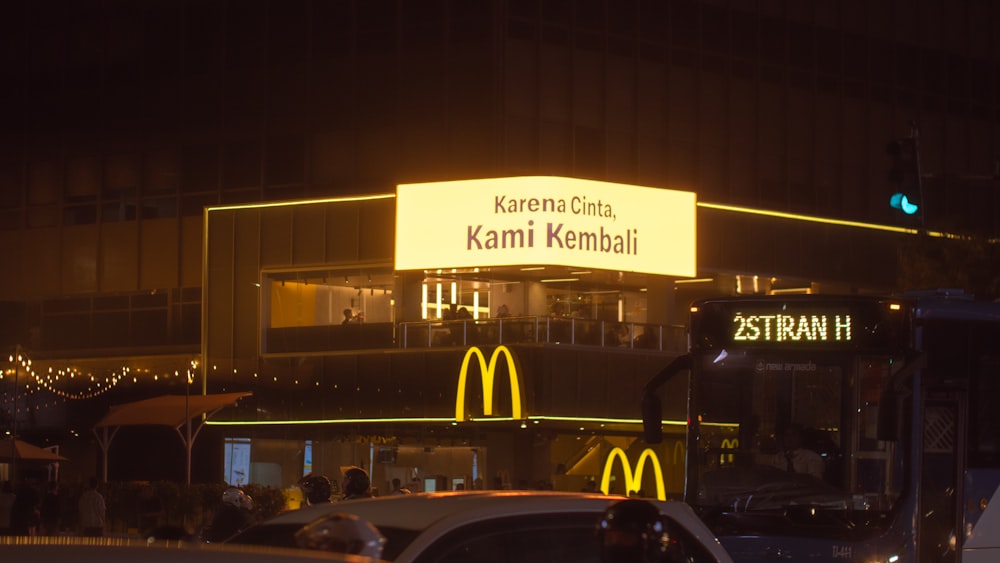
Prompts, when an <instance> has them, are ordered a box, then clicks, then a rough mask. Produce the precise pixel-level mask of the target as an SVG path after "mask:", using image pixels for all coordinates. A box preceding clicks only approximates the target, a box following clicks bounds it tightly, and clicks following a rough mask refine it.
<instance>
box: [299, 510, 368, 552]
mask: <svg viewBox="0 0 1000 563" xmlns="http://www.w3.org/2000/svg"><path fill="white" fill-rule="evenodd" d="M385 542H386V539H385V536H383V535H382V534H381V533H380V532H379V531H378V529H377V528H376V527H375V526H373V525H372V524H371V522H368V521H367V520H363V519H362V518H360V517H359V516H357V515H355V514H348V513H346V512H335V513H333V514H328V515H326V516H323V517H321V518H319V519H317V520H314V521H312V522H310V523H309V524H306V525H305V526H303V527H302V529H300V530H299V531H297V532H295V543H296V545H298V546H299V547H301V548H304V549H312V550H318V551H332V552H336V553H350V554H352V555H360V556H363V557H368V558H370V559H371V560H379V559H381V558H382V550H383V548H384V547H385Z"/></svg>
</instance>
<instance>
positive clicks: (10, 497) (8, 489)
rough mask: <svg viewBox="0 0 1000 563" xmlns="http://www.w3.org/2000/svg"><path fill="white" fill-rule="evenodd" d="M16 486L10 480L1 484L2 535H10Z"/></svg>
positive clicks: (0, 523) (0, 531) (0, 532)
mask: <svg viewBox="0 0 1000 563" xmlns="http://www.w3.org/2000/svg"><path fill="white" fill-rule="evenodd" d="M15 497H16V495H15V494H14V487H13V485H11V484H10V481H4V482H3V485H2V486H0V536H8V535H10V511H11V509H13V508H14V498H15Z"/></svg>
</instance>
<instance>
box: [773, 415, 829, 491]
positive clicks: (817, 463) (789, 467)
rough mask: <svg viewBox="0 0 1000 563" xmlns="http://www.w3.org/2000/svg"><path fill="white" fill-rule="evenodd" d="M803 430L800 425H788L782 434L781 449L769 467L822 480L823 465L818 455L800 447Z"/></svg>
mask: <svg viewBox="0 0 1000 563" xmlns="http://www.w3.org/2000/svg"><path fill="white" fill-rule="evenodd" d="M802 438H803V429H802V425H800V424H795V423H792V424H789V425H788V426H786V427H785V431H784V432H783V433H782V448H781V450H779V451H778V453H776V454H774V456H773V457H772V458H771V460H770V461H771V465H773V466H774V467H777V468H778V469H784V470H786V471H788V472H790V473H802V474H806V475H812V476H813V477H816V478H817V479H822V478H823V471H824V469H825V464H824V463H823V458H822V457H820V455H819V454H818V453H816V452H814V451H812V450H810V449H809V448H805V447H803V445H802Z"/></svg>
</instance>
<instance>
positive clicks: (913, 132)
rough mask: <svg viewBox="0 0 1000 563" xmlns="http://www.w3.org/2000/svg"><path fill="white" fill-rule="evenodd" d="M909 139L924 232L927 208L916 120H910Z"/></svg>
mask: <svg viewBox="0 0 1000 563" xmlns="http://www.w3.org/2000/svg"><path fill="white" fill-rule="evenodd" d="M910 138H911V139H913V159H914V161H915V163H914V166H916V169H917V197H919V198H920V209H918V210H917V211H918V213H920V218H919V220H920V229H921V230H924V229H926V228H927V222H926V217H925V215H924V210H925V209H926V208H927V201H926V200H925V199H924V172H923V169H922V168H921V166H920V129H918V128H917V122H916V120H910Z"/></svg>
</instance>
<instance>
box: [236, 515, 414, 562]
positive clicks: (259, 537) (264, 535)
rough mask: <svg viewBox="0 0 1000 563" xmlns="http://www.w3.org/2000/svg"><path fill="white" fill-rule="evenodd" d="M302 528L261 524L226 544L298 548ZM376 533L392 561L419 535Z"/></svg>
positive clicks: (401, 530)
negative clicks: (297, 536) (298, 537)
mask: <svg viewBox="0 0 1000 563" xmlns="http://www.w3.org/2000/svg"><path fill="white" fill-rule="evenodd" d="M301 528H302V524H291V523H284V524H269V523H266V522H265V523H262V524H258V525H256V526H253V527H250V528H248V529H246V530H244V531H243V532H241V533H239V534H237V535H236V536H235V537H233V538H231V539H230V540H229V541H228V542H227V543H237V544H246V545H267V546H272V547H298V545H297V544H296V542H295V532H297V531H299V530H300V529H301ZM378 531H379V532H380V533H381V534H382V535H383V536H385V540H386V541H385V546H384V547H383V550H382V559H384V560H386V561H392V560H394V559H396V557H398V556H399V554H400V553H401V552H402V551H403V550H404V549H406V546H408V545H410V543H411V542H412V541H413V540H414V539H416V537H417V536H418V535H419V534H420V532H419V531H418V530H408V529H405V528H392V527H388V526H382V527H378Z"/></svg>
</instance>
